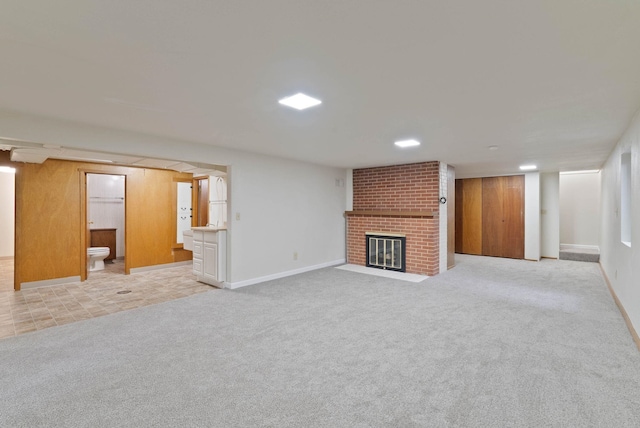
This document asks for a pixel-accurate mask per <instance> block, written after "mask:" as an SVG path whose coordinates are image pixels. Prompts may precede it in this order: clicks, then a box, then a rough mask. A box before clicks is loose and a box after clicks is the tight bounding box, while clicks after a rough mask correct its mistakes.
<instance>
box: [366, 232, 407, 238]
mask: <svg viewBox="0 0 640 428" xmlns="http://www.w3.org/2000/svg"><path fill="white" fill-rule="evenodd" d="M364 234H365V235H373V236H390V237H392V238H406V237H407V235H405V234H404V233H389V232H365V233H364Z"/></svg>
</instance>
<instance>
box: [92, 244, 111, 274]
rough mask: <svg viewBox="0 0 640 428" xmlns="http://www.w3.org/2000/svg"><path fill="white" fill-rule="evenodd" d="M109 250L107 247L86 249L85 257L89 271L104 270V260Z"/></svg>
mask: <svg viewBox="0 0 640 428" xmlns="http://www.w3.org/2000/svg"><path fill="white" fill-rule="evenodd" d="M109 253H111V250H110V249H109V247H90V248H87V256H89V271H90V272H93V271H95V270H103V269H104V259H105V257H107V256H109Z"/></svg>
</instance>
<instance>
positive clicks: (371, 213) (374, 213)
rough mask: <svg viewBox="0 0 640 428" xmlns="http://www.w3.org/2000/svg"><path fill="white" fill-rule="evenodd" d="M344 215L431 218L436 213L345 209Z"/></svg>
mask: <svg viewBox="0 0 640 428" xmlns="http://www.w3.org/2000/svg"><path fill="white" fill-rule="evenodd" d="M344 215H345V216H347V217H348V216H351V215H365V216H379V217H423V218H425V217H426V218H432V217H434V216H435V215H436V213H434V212H431V211H345V212H344Z"/></svg>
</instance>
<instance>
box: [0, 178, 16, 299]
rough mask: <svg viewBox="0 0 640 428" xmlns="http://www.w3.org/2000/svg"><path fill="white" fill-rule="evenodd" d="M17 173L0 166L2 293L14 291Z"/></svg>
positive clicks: (0, 269) (0, 267)
mask: <svg viewBox="0 0 640 428" xmlns="http://www.w3.org/2000/svg"><path fill="white" fill-rule="evenodd" d="M15 172H16V170H15V168H12V167H8V166H0V292H4V291H13V290H14V281H13V272H14V265H15V263H14V246H15V245H14V244H15V199H16V197H15V194H16V183H15Z"/></svg>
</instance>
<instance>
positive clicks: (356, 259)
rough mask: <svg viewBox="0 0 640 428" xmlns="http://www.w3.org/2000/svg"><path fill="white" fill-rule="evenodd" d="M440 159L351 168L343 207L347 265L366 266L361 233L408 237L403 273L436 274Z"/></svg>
mask: <svg viewBox="0 0 640 428" xmlns="http://www.w3.org/2000/svg"><path fill="white" fill-rule="evenodd" d="M439 185H440V163H439V162H423V163H414V164H407V165H394V166H385V167H376V168H363V169H355V170H353V211H347V212H346V217H347V263H352V264H356V265H362V266H366V264H367V259H366V252H367V247H366V245H365V243H366V239H365V235H366V234H367V233H374V234H376V235H389V236H404V237H406V250H405V254H404V257H405V260H404V263H405V265H406V272H408V273H416V274H422V275H429V276H432V275H437V274H438V273H439V260H440V258H439V257H440V251H439V238H440V230H439V217H438V212H439V208H440V207H439V198H440V190H439Z"/></svg>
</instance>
